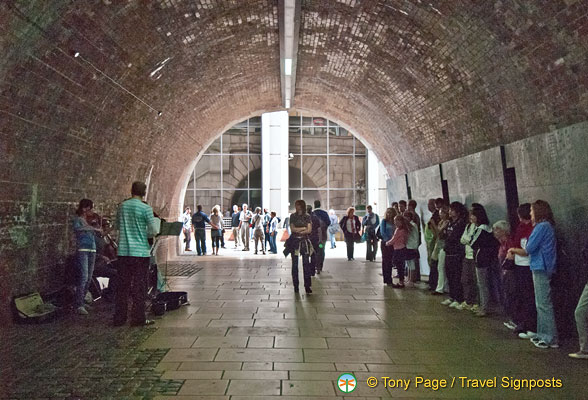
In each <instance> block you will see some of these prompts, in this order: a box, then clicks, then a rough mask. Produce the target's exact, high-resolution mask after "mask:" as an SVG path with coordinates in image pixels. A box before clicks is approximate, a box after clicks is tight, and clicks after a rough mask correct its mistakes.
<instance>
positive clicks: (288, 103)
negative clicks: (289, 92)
mask: <svg viewBox="0 0 588 400" xmlns="http://www.w3.org/2000/svg"><path fill="white" fill-rule="evenodd" d="M286 108H290V99H286Z"/></svg>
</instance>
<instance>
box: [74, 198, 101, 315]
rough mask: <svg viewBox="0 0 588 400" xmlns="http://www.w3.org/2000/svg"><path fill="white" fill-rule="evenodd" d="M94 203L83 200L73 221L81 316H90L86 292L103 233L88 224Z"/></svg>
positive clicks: (76, 295) (76, 301) (79, 312)
mask: <svg viewBox="0 0 588 400" xmlns="http://www.w3.org/2000/svg"><path fill="white" fill-rule="evenodd" d="M93 208H94V203H93V202H92V200H89V199H82V200H80V203H79V205H78V209H77V210H76V216H75V217H74V219H73V231H74V233H75V237H76V261H77V267H78V282H77V285H76V294H75V301H74V307H75V309H76V312H77V313H78V314H79V315H88V310H87V309H86V307H84V299H85V297H86V292H88V289H89V288H90V283H91V282H92V275H93V274H94V265H95V263H96V233H98V232H101V231H102V230H101V229H100V228H95V227H93V226H92V225H90V224H89V223H88V221H87V220H86V216H87V215H89V214H91V213H92V209H93Z"/></svg>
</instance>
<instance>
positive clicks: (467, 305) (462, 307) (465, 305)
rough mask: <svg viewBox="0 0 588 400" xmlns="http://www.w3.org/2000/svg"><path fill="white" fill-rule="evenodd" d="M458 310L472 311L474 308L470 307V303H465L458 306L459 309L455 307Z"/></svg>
mask: <svg viewBox="0 0 588 400" xmlns="http://www.w3.org/2000/svg"><path fill="white" fill-rule="evenodd" d="M455 309H456V310H467V311H469V310H471V309H472V307H470V305H469V304H468V303H466V302H465V301H464V302H463V303H461V304H460V305H458V306H457V307H455Z"/></svg>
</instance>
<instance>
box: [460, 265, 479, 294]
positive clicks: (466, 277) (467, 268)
mask: <svg viewBox="0 0 588 400" xmlns="http://www.w3.org/2000/svg"><path fill="white" fill-rule="evenodd" d="M477 269H478V268H476V262H475V261H474V260H473V259H470V258H464V259H463V265H462V269H461V285H462V287H463V297H464V300H465V302H466V303H468V304H469V305H472V304H477V303H478V285H479V282H476V277H477V271H476V270H477Z"/></svg>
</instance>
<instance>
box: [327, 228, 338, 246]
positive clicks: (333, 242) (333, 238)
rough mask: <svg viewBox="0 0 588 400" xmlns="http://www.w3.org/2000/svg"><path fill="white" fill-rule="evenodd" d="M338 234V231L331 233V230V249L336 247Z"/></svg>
mask: <svg viewBox="0 0 588 400" xmlns="http://www.w3.org/2000/svg"><path fill="white" fill-rule="evenodd" d="M336 235H337V234H336V233H331V232H329V239H330V240H331V249H334V248H335V247H336V246H335V245H336V241H335V236H336Z"/></svg>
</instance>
